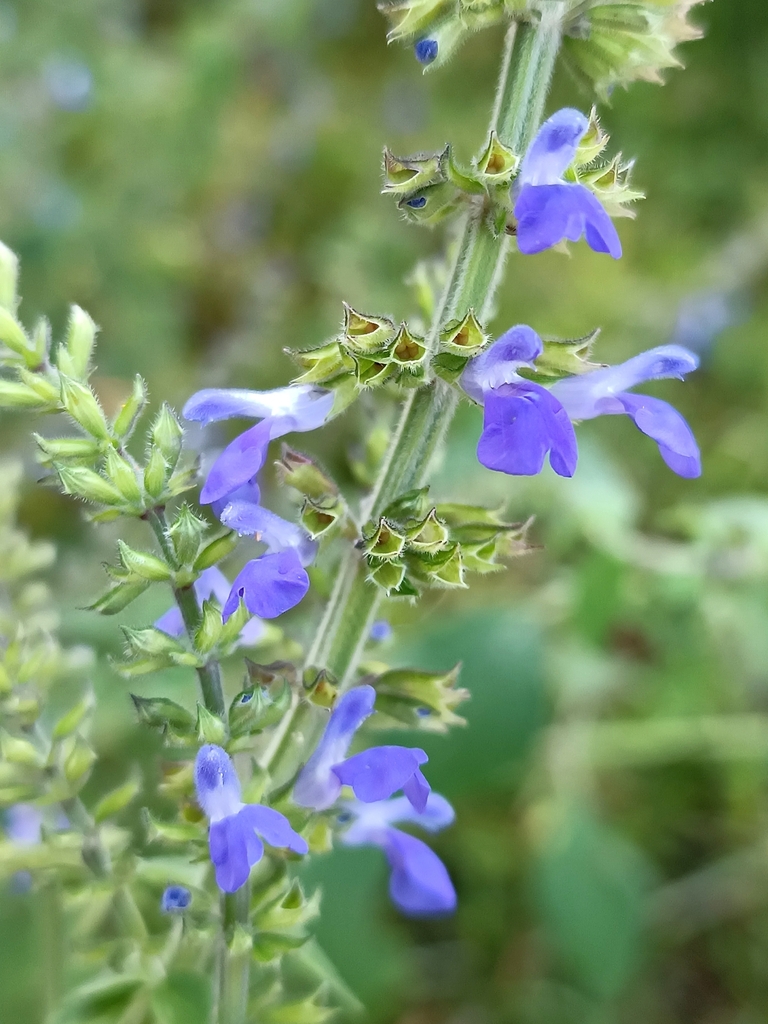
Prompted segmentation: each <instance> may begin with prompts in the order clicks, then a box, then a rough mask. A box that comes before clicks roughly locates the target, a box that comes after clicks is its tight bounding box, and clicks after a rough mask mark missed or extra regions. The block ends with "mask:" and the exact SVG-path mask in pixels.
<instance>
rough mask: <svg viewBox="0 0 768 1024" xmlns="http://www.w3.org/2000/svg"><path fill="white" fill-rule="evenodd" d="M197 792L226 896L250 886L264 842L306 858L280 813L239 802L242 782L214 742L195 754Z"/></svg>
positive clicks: (303, 845) (218, 880)
mask: <svg viewBox="0 0 768 1024" xmlns="http://www.w3.org/2000/svg"><path fill="white" fill-rule="evenodd" d="M195 789H196V790H197V801H198V803H199V804H200V806H201V808H202V809H203V811H204V812H205V814H206V816H207V818H208V820H209V822H210V828H209V830H208V845H209V848H210V852H211V861H212V863H213V866H214V869H215V872H216V884H217V885H218V887H219V888H220V889H221V890H222V892H235V891H236V890H237V889H239V888H240V887H241V886H242V885H244V884H245V883H246V881H247V880H248V875H249V873H250V870H251V868H252V867H253V865H254V864H256V863H257V862H258V861H259V860H261V858H262V855H263V853H264V844H263V843H262V839H263V840H265V841H266V842H267V843H269V844H270V846H277V847H287V848H288V849H289V850H293V851H294V853H301V854H304V853H307V851H308V846H307V844H306V842H305V841H304V840H303V839H302V837H301V836H300V835H299V834H298V832H294V830H293V829H292V828H291V826H290V824H289V823H288V819H287V818H285V817H284V816H283V815H282V814H280V813H279V811H275V810H273V809H272V808H271V807H263V806H262V805H261V804H244V803H243V802H242V801H241V799H240V780H239V779H238V777H237V773H236V772H235V767H234V765H233V764H232V760H231V758H230V757H229V755H228V754H227V752H226V751H225V750H222V748H221V747H217V746H216V745H215V744H213V743H209V744H206V745H205V746H204V747H201V748H200V750H199V751H198V752H197V758H196V759H195ZM257 833H258V835H257ZM259 837H261V838H259Z"/></svg>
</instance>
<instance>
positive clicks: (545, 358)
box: [520, 328, 602, 384]
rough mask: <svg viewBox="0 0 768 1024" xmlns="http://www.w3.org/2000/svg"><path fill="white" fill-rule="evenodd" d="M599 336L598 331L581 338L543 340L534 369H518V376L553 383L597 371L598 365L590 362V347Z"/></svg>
mask: <svg viewBox="0 0 768 1024" xmlns="http://www.w3.org/2000/svg"><path fill="white" fill-rule="evenodd" d="M599 334H600V329H599V328H597V329H596V330H594V331H592V332H591V333H590V334H586V335H585V336H584V337H583V338H574V339H573V340H560V339H558V338H545V339H544V351H543V352H542V354H541V355H540V356H539V357H538V359H537V360H536V362H535V363H534V369H533V370H530V369H528V368H527V367H521V368H520V376H521V377H525V378H527V379H528V380H533V381H536V382H544V383H550V384H551V383H553V382H554V381H556V380H562V379H563V378H564V377H571V376H573V375H574V374H581V373H589V372H590V371H591V370H599V369H600V367H601V365H602V364H600V363H593V362H590V359H589V356H590V354H591V352H592V347H593V345H594V344H595V341H596V340H597V337H598V335H599Z"/></svg>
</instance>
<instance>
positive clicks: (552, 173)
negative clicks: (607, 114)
mask: <svg viewBox="0 0 768 1024" xmlns="http://www.w3.org/2000/svg"><path fill="white" fill-rule="evenodd" d="M588 127H589V121H588V119H587V118H586V117H585V116H584V115H583V114H582V112H581V111H580V110H574V109H573V108H572V107H564V108H563V109H562V110H558V111H557V113H556V114H553V115H552V117H550V118H549V119H548V120H547V121H545V122H544V124H543V125H542V126H541V128H539V130H538V132H537V133H536V137H535V138H534V140H533V142H532V143H531V145H530V146H529V147H528V152H527V153H526V154H525V157H524V158H523V162H522V165H521V167H520V176H519V180H520V182H521V183H522V184H527V185H554V184H556V183H557V182H559V181H560V180H561V178H562V176H563V174H565V172H566V170H567V169H568V167H570V165H571V164H572V163H573V160H574V157H575V156H576V150H577V149H578V146H579V143H580V142H581V140H582V138H583V136H584V133H585V132H586V130H587V128H588Z"/></svg>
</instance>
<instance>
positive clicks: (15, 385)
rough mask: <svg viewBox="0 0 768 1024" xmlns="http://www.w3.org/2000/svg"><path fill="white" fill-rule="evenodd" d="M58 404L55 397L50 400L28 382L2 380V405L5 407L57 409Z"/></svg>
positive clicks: (0, 401)
mask: <svg viewBox="0 0 768 1024" xmlns="http://www.w3.org/2000/svg"><path fill="white" fill-rule="evenodd" d="M57 405H58V402H57V400H56V399H55V398H54V400H53V401H50V400H48V399H46V398H43V397H42V396H41V395H40V394H39V393H38V391H36V390H35V389H34V388H31V387H30V386H29V385H28V384H24V383H21V382H19V381H14V380H0V407H2V408H5V409H38V410H40V411H41V412H42V411H44V410H52V409H55V408H56V406H57Z"/></svg>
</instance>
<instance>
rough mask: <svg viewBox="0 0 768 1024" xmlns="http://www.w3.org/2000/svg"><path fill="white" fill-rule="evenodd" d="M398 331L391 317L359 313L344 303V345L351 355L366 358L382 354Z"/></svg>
mask: <svg viewBox="0 0 768 1024" xmlns="http://www.w3.org/2000/svg"><path fill="white" fill-rule="evenodd" d="M396 331H397V328H396V327H395V324H394V321H392V320H390V319H389V317H387V316H372V315H369V314H368V313H358V311H357V310H356V309H353V308H352V306H350V305H349V304H348V303H346V302H345V303H344V323H343V326H342V332H343V335H344V338H343V343H344V347H345V348H346V349H347V350H348V351H349V353H350V354H351V355H359V356H366V355H370V354H372V353H375V352H381V351H382V350H383V349H385V348H387V346H388V345H389V343H390V342H391V341H392V339H393V338H394V336H395V333H396Z"/></svg>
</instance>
